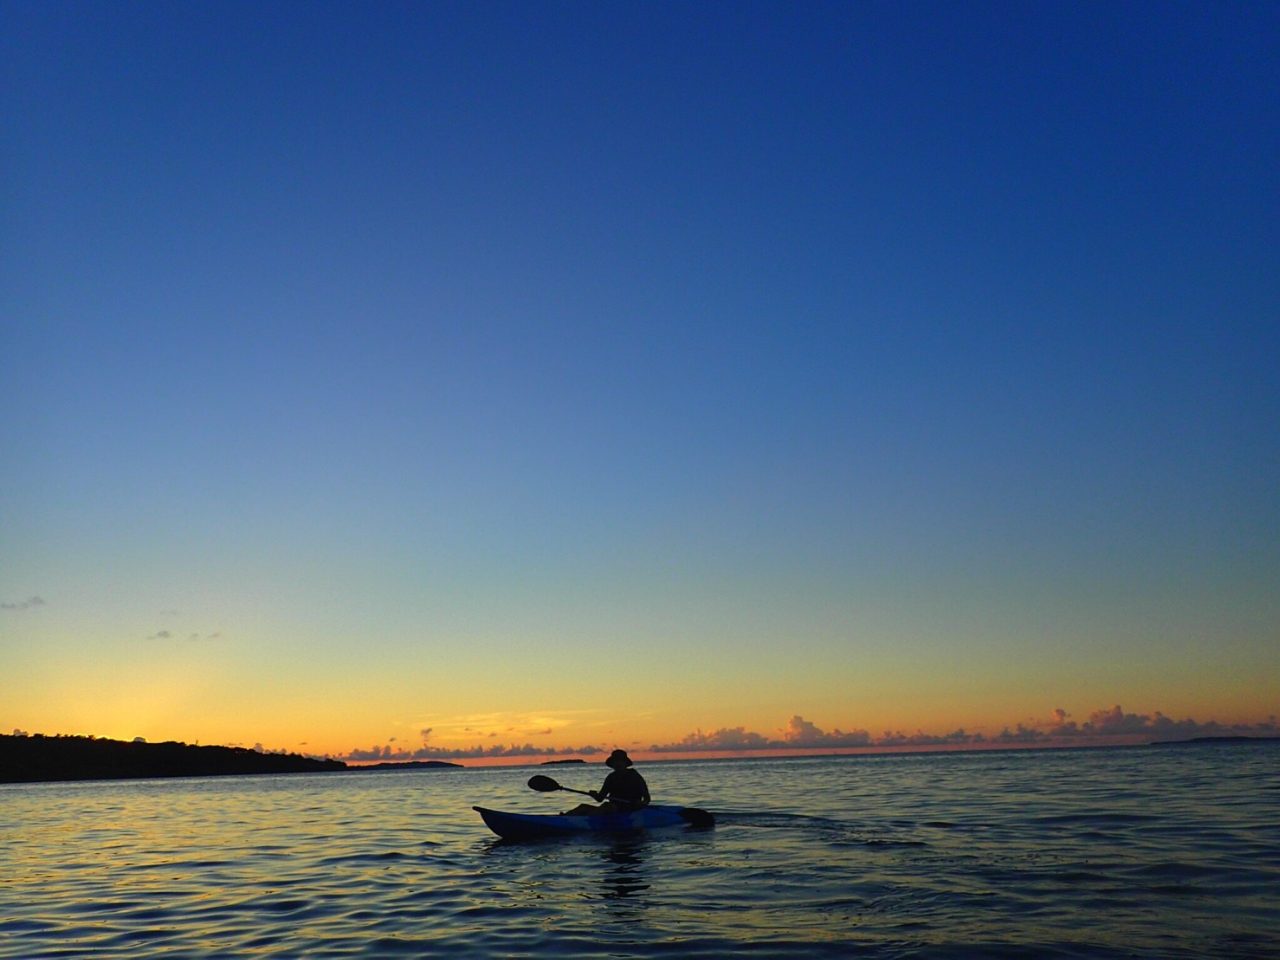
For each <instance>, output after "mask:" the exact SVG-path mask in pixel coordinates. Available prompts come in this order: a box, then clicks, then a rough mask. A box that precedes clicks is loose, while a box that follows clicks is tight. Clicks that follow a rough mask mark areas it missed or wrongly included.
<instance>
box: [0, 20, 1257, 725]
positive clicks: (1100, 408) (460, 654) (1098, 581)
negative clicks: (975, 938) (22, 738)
mask: <svg viewBox="0 0 1280 960" xmlns="http://www.w3.org/2000/svg"><path fill="white" fill-rule="evenodd" d="M4 16H5V20H6V21H7V22H8V23H9V24H10V25H11V28H10V29H9V30H7V31H6V35H5V38H4V39H3V40H2V41H0V43H3V47H0V60H2V61H3V63H4V66H3V68H0V69H2V70H3V73H2V74H0V78H2V81H3V89H4V93H3V94H2V97H3V99H2V100H0V106H2V107H3V112H4V115H5V116H6V123H5V132H4V133H3V135H2V139H0V146H2V149H3V154H2V155H0V156H2V162H3V167H4V170H5V176H4V186H3V188H2V192H0V202H2V203H3V206H2V207H0V214H2V217H3V222H4V224H5V226H4V228H3V234H2V235H0V238H2V240H3V249H4V257H3V263H2V264H0V313H2V314H3V350H2V351H0V354H2V355H3V359H0V382H2V383H3V386H0V399H2V400H3V409H2V410H0V426H2V427H3V429H4V432H5V435H6V437H7V440H8V443H7V448H8V450H9V451H10V456H9V457H8V458H7V461H8V462H7V464H6V469H5V470H4V474H3V478H0V538H2V540H0V550H2V551H3V553H2V554H0V560H2V562H0V594H3V596H2V597H0V599H3V600H4V601H5V602H7V603H10V604H11V605H14V606H15V609H12V610H8V611H6V614H7V615H6V616H5V617H4V619H3V620H0V636H3V638H4V643H3V651H2V652H0V666H7V667H8V669H7V670H6V671H5V672H6V673H7V674H8V675H9V676H10V677H11V678H13V679H11V680H10V681H9V682H10V684H13V685H15V687H14V688H13V689H7V690H5V691H4V692H5V694H6V698H10V697H12V698H13V700H12V702H13V703H15V704H16V705H15V706H14V707H13V711H14V714H15V717H14V719H13V721H12V725H15V726H33V727H37V728H40V729H49V731H50V732H54V731H53V729H52V728H53V727H56V726H58V724H60V723H72V722H75V723H79V724H81V726H82V727H85V726H86V725H92V722H93V720H92V716H89V715H85V716H78V715H76V716H71V717H67V718H66V719H65V720H64V719H61V718H63V717H66V716H67V715H66V714H65V713H64V712H60V711H64V710H65V706H64V705H65V703H68V702H75V703H84V704H89V705H90V706H92V704H93V703H94V701H93V698H92V697H91V696H88V695H87V694H84V693H83V692H82V691H81V690H80V687H78V686H77V684H80V683H91V682H95V681H94V680H93V679H92V678H94V677H96V678H98V679H97V681H96V682H101V678H102V676H103V671H105V672H106V675H107V676H108V677H109V676H111V675H112V671H113V670H117V669H118V670H121V671H124V670H126V669H128V670H130V671H132V673H131V674H130V675H138V673H137V672H138V670H139V669H141V667H140V665H143V664H153V663H154V662H155V661H164V662H165V663H166V664H167V665H168V667H167V669H168V670H169V672H168V673H166V674H165V675H164V676H165V678H171V677H172V676H173V675H176V674H183V673H187V672H196V673H198V672H199V671H200V670H211V669H213V665H216V667H217V671H216V672H218V674H219V676H220V677H222V678H223V679H221V680H219V681H218V683H215V684H213V685H212V686H211V687H210V688H209V689H207V690H205V691H204V692H203V693H201V694H200V696H202V697H205V698H206V700H200V701H199V702H200V703H201V704H204V708H205V709H206V710H212V711H213V712H216V710H214V708H213V707H212V706H210V705H217V704H220V703H221V704H226V703H230V702H234V701H235V697H236V695H237V694H235V693H234V692H233V691H236V690H239V689H243V688H244V686H245V684H246V683H247V681H246V679H245V678H246V677H249V676H252V675H255V674H256V673H257V672H259V671H266V672H268V673H272V672H275V673H284V672H286V671H287V672H290V673H296V674H297V675H298V676H297V680H296V683H297V684H298V691H301V690H303V689H307V690H312V691H315V690H324V691H331V692H332V696H334V697H337V698H338V699H339V700H341V697H343V696H350V697H353V698H357V699H353V700H352V702H351V703H350V704H349V705H348V709H349V712H350V714H351V716H353V717H358V718H359V721H358V725H359V726H360V729H359V730H353V731H352V737H356V736H358V737H359V742H361V743H366V742H369V741H370V738H385V737H389V736H390V735H391V731H392V729H393V727H394V726H395V725H396V724H399V725H403V726H405V727H406V729H408V728H409V727H414V726H416V724H417V721H416V720H413V719H411V718H412V717H417V716H418V715H419V714H422V715H424V716H425V715H428V714H431V715H433V716H434V715H436V714H434V713H432V711H433V710H436V707H434V706H431V705H430V704H429V703H428V701H430V702H431V703H434V702H435V700H436V699H437V698H438V693H436V692H435V691H436V690H437V687H438V685H439V683H440V680H439V676H440V674H441V673H442V672H448V673H449V675H450V677H451V678H452V679H451V682H450V688H451V690H452V691H453V693H452V694H451V697H452V699H451V700H450V702H449V704H448V705H447V707H441V708H440V711H438V712H439V715H440V716H444V717H446V718H447V717H449V716H464V715H467V716H470V715H472V714H475V715H480V714H484V715H489V714H496V713H501V712H502V711H513V712H521V715H524V714H533V713H540V712H541V713H545V712H548V710H549V708H550V707H552V706H553V702H552V701H554V705H557V706H564V707H566V708H573V709H581V710H584V711H586V710H597V711H604V712H606V713H607V712H608V711H609V710H610V709H612V708H613V705H614V704H616V703H617V702H618V698H619V697H621V703H622V706H623V708H624V709H622V711H621V712H622V713H623V714H624V715H626V716H629V717H632V718H634V723H635V725H636V726H637V727H638V728H640V729H642V730H649V729H652V730H653V731H654V732H653V734H652V737H653V738H657V739H661V738H662V737H663V736H669V737H671V738H673V739H678V735H679V733H681V732H683V731H687V730H692V729H694V728H695V727H698V726H706V727H709V728H710V727H716V726H721V725H725V726H733V725H737V724H746V725H748V726H752V727H762V725H764V724H767V723H769V722H772V721H776V723H778V724H782V723H785V722H786V719H787V717H789V716H791V715H792V714H794V713H797V712H799V713H804V714H805V716H814V717H816V718H817V719H818V720H819V722H820V723H821V724H822V725H824V726H826V727H835V726H840V727H842V728H844V729H849V728H851V727H854V726H858V725H873V724H875V723H878V722H881V721H883V723H885V724H890V723H892V724H895V725H909V724H913V723H916V722H917V720H915V719H913V718H914V717H919V718H920V719H919V720H918V722H919V723H921V724H928V723H936V724H954V725H960V724H968V725H971V726H972V725H975V724H984V723H985V724H992V725H995V726H998V725H999V724H1002V723H1013V722H1021V721H1023V720H1029V719H1034V716H1044V717H1048V716H1049V714H1050V712H1051V711H1052V710H1053V709H1055V708H1060V707H1066V708H1067V709H1069V710H1071V711H1074V713H1075V714H1076V715H1078V716H1079V717H1080V718H1081V719H1083V718H1084V717H1085V716H1087V715H1088V713H1089V711H1091V710H1095V709H1100V708H1108V707H1110V706H1111V704H1112V703H1113V702H1114V701H1116V700H1119V699H1121V698H1124V700H1125V705H1126V708H1128V707H1129V705H1130V704H1132V705H1133V706H1134V707H1135V708H1137V709H1139V710H1141V711H1144V712H1150V711H1155V710H1164V711H1166V712H1170V711H1182V713H1183V714H1186V715H1194V716H1196V717H1198V718H1200V719H1208V718H1209V715H1210V714H1213V715H1215V716H1216V715H1222V716H1229V718H1230V719H1233V720H1242V721H1243V720H1249V719H1251V720H1261V719H1264V718H1265V717H1266V716H1267V715H1269V714H1271V713H1274V712H1275V706H1276V702H1277V699H1278V698H1280V675H1278V673H1277V668H1276V667H1275V665H1274V651H1275V649H1276V640H1277V639H1278V636H1277V634H1278V633H1280V630H1278V627H1280V608H1278V605H1277V602H1276V600H1275V599H1274V597H1275V595H1276V593H1277V590H1276V585H1277V581H1278V580H1280V578H1278V576H1277V575H1278V574H1280V549H1278V548H1277V544H1278V543H1280V506H1278V503H1280V501H1278V499H1277V497H1276V494H1275V491H1276V490H1277V489H1280V482H1278V481H1280V431H1278V430H1277V428H1276V424H1277V423H1280V386H1278V384H1277V379H1278V378H1277V376H1276V372H1275V371H1276V359H1275V358H1276V357H1277V356H1278V355H1280V333H1278V331H1277V323H1276V320H1277V306H1278V305H1280V295H1278V294H1280V281H1278V280H1277V277H1278V276H1280V270H1277V263H1276V259H1277V256H1276V250H1277V249H1280V244H1278V242H1277V241H1278V240H1280V237H1278V236H1277V233H1278V232H1280V228H1278V227H1277V224H1280V216H1278V214H1280V210H1278V209H1277V208H1278V206H1280V205H1278V204H1277V176H1276V173H1275V157H1276V156H1277V155H1280V149H1277V148H1280V110H1277V106H1280V105H1278V104H1277V102H1276V100H1277V94H1276V91H1277V89H1280V86H1278V85H1277V80H1278V79H1280V77H1278V76H1277V73H1278V68H1277V66H1276V64H1277V62H1278V61H1277V58H1276V56H1275V37H1276V36H1277V27H1280V22H1278V21H1280V13H1278V12H1277V8H1276V7H1275V6H1274V5H1265V4H1260V5H1240V4H1237V5H1221V4H1160V5H1157V4H1136V3H1129V4H1078V5H1070V6H1066V5H1057V4H1047V3H1043V4H1042V3H1029V4H1003V3H1002V4H960V5H950V4H927V3H912V4H875V3H870V4H806V5H803V6H801V7H799V8H796V7H793V6H789V5H783V4H738V5H691V4H690V5H674V4H673V5H662V6H658V5H653V6H635V5H622V4H597V5H590V6H588V5H585V4H550V3H548V4H524V5H515V4H488V5H483V6H477V5H469V4H395V3H388V4H367V5H366V4H326V3H319V4H308V5H305V6H303V5H293V4H281V3H269V4H234V3H232V4H223V3H219V4H182V5H175V4H171V5H162V4H143V3H132V4H75V5H71V4H33V3H12V2H6V3H5V4H4ZM31 597H40V598H41V599H42V600H43V601H45V602H44V603H42V604H39V605H34V606H28V607H27V608H25V609H21V610H19V609H16V606H17V605H19V604H21V603H23V602H25V601H26V600H28V599H29V598H31ZM162 633H165V634H168V635H170V637H171V638H176V637H184V638H189V637H191V636H198V637H201V638H206V637H213V638H215V639H214V640H212V641H210V642H209V643H203V642H202V644H201V645H200V646H199V647H198V648H191V647H190V645H189V644H188V645H186V646H182V647H180V648H177V649H168V648H167V649H165V650H164V651H163V653H157V649H156V648H157V646H158V643H157V642H156V641H148V640H147V639H146V638H148V637H158V636H160V635H161V634H162ZM148 644H150V645H148ZM192 658H195V659H192ZM201 658H204V659H201ZM495 662H496V663H498V664H501V665H502V666H500V667H498V668H496V675H495V666H494V664H495ZM655 662H656V663H657V664H665V665H666V666H665V668H661V669H660V668H659V667H658V666H656V665H655ZM86 663H92V664H95V668H94V669H93V670H84V676H83V677H78V675H77V676H72V674H74V673H75V671H74V670H71V668H70V667H69V666H68V665H69V664H80V665H82V666H83V665H84V664H86ZM111 664H118V665H117V666H111ZM531 664H536V666H531ZM388 670H390V671H391V672H392V673H393V674H394V675H395V676H396V678H398V679H397V680H396V681H395V682H393V683H392V686H395V685H396V683H399V684H401V685H402V686H403V689H402V690H400V688H399V687H397V688H396V689H397V690H400V692H399V693H388V694H387V698H388V700H389V702H390V703H393V704H394V707H392V706H388V707H387V713H386V716H385V717H382V716H380V715H378V714H377V712H376V710H375V707H374V706H373V705H371V704H370V701H371V700H376V699H378V695H375V694H372V693H370V691H372V690H376V689H378V685H379V684H380V683H385V682H387V681H386V675H387V671H388ZM530 670H533V673H532V674H530V673H529V671H530ZM143 675H144V676H145V670H144V671H143ZM619 676H625V677H629V678H630V682H629V683H628V684H627V686H626V691H625V693H621V694H619V693H616V692H613V693H611V692H609V687H610V685H611V684H613V683H616V682H617V678H618V677H619ZM673 676H674V677H675V678H677V679H674V680H673V679H672V677H673ZM77 677H78V678H77ZM86 678H89V679H86ZM521 680H524V681H525V685H524V686H521V683H520V681H521ZM140 682H141V681H140ZM167 682H170V681H169V679H164V680H162V679H160V678H154V679H153V680H151V681H148V683H149V687H150V688H153V689H154V688H158V687H160V686H162V685H163V684H164V683H167ZM218 684H223V686H219V685H218ZM18 685H20V686H21V687H22V689H23V691H26V692H23V693H21V696H19V691H18V690H17V689H16V686H18ZM249 686H252V684H249ZM286 687H287V688H288V689H287V690H286V691H285V692H280V691H279V690H278V689H276V688H271V689H270V690H268V689H266V688H264V692H268V693H271V694H272V695H278V696H281V697H283V698H285V699H288V698H289V697H295V698H296V699H299V700H303V701H305V700H306V696H304V694H303V693H301V692H297V693H296V694H295V693H293V692H289V691H291V690H292V687H289V686H288V685H286ZM424 690H431V691H433V693H432V694H430V695H428V694H426V693H424V692H423V691H424ZM32 691H53V692H57V694H58V695H57V696H54V695H53V693H34V692H32ZM338 691H343V692H342V694H341V695H339V693H338ZM195 696H196V695H195V694H192V695H191V697H193V698H194V697H195ZM415 697H417V698H418V700H415V699H414V698H415ZM41 698H43V699H41ZM913 698H914V700H913ZM170 701H171V702H170V703H169V705H168V706H166V707H163V708H161V707H157V708H156V709H155V711H154V716H152V715H148V716H146V717H142V716H138V717H133V716H127V717H125V718H120V719H117V717H118V716H119V711H121V710H123V709H124V707H123V706H122V705H121V704H105V703H104V704H99V705H98V707H97V709H99V711H100V712H101V713H103V714H104V715H105V714H110V716H104V719H103V721H102V722H103V723H104V724H106V725H107V726H113V725H126V724H133V726H138V725H146V724H152V725H154V727H156V728H159V727H162V726H165V725H172V726H174V727H177V728H178V729H176V730H174V731H173V732H172V733H166V732H165V730H161V729H152V728H151V727H149V728H148V729H149V730H150V731H151V733H150V734H149V735H174V736H176V735H179V734H181V733H182V731H183V730H185V729H186V726H185V725H189V724H191V723H192V720H191V719H190V718H191V714H192V713H193V707H192V704H193V703H195V702H196V701H195V700H193V699H186V698H184V697H183V696H177V695H175V696H174V697H172V698H170ZM206 701H207V702H206ZM344 702H345V701H344ZM85 709H86V710H88V709H89V707H86V708H85ZM1033 710H1038V713H1036V714H1034V715H1033V714H1032V713H1031V712H1030V711H1033ZM165 711H168V712H165ZM299 711H300V712H301V714H302V715H301V716H298V713H299ZM450 711H452V712H450ZM228 712H230V713H236V711H231V710H230V708H228ZM322 712H323V711H321V710H320V708H319V707H316V708H314V711H311V712H309V709H308V708H305V707H296V708H293V712H292V713H291V714H290V717H291V721H290V722H292V723H295V724H296V725H297V729H298V730H299V731H301V730H302V729H303V728H304V727H306V726H307V725H313V726H323V727H324V728H325V731H326V732H325V736H326V737H328V738H329V739H330V740H333V741H334V742H335V743H336V742H337V740H339V739H340V738H341V737H342V735H343V731H342V730H340V729H339V728H337V727H336V726H335V724H334V722H333V721H332V720H331V719H330V718H328V717H327V716H325V717H322V716H320V715H319V714H320V713H322ZM242 714H243V711H239V714H238V715H242ZM642 718H643V719H642ZM270 719H271V718H270V717H268V716H266V715H262V716H259V715H256V714H252V715H249V716H248V718H247V719H246V720H245V721H244V722H245V724H246V725H249V724H250V721H252V723H256V724H258V726H259V727H261V726H271V723H270V722H269V721H270ZM5 722H8V721H7V720H6V718H4V717H0V724H3V723H5ZM352 722H353V724H355V723H356V721H354V720H353V721H352ZM573 722H576V721H573ZM380 724H381V726H379V725H380ZM424 724H425V721H424ZM566 724H567V728H566V729H567V732H565V733H564V736H565V737H571V736H577V735H578V731H577V729H576V728H575V727H574V726H573V725H572V723H571V722H570V721H566ZM285 726H286V725H285V724H283V723H282V724H281V728H282V731H283V728H284V727H285ZM443 726H444V725H442V724H439V723H438V724H437V725H436V727H435V729H443ZM383 728H385V730H386V732H378V731H379V730H382V729H383ZM130 729H133V727H130ZM166 729H168V728H167V727H166ZM200 730H202V731H203V733H202V734H201V735H203V736H204V737H205V738H206V740H213V739H217V738H219V737H221V738H222V739H225V740H233V739H243V740H245V741H247V742H252V741H254V740H260V739H262V738H263V736H266V735H267V734H255V733H254V732H253V731H252V730H249V729H240V728H239V727H238V726H237V723H236V722H233V720H232V719H229V720H227V721H226V725H225V727H218V726H217V725H215V724H209V725H207V726H201V727H200ZM219 730H225V732H224V733H219V732H218V731H219ZM292 730H293V728H290V731H292ZM82 732H100V733H107V732H108V730H106V729H101V730H91V729H87V728H84V729H83V730H82ZM120 732H122V733H123V732H125V731H120ZM504 732H505V731H504ZM765 732H766V733H767V731H765ZM589 733H590V731H587V730H583V731H581V737H580V739H583V738H585V737H586V736H587V735H588V734H589ZM611 733H612V735H613V736H616V737H624V736H625V734H624V733H622V732H616V733H613V732H611ZM600 735H601V736H603V735H604V733H603V732H601V734H600ZM637 735H640V736H643V734H637ZM189 736H194V735H189ZM279 737H280V738H282V739H288V738H289V737H293V738H294V739H296V740H303V739H306V737H305V735H304V734H303V733H301V732H297V733H294V732H288V733H286V732H281V733H280V734H279ZM622 742H629V741H622ZM334 749H336V746H335V747H334Z"/></svg>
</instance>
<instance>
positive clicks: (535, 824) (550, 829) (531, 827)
mask: <svg viewBox="0 0 1280 960" xmlns="http://www.w3.org/2000/svg"><path fill="white" fill-rule="evenodd" d="M471 809H472V810H474V811H476V813H478V814H480V817H481V819H483V820H484V822H485V824H486V825H487V826H488V827H489V829H490V830H492V831H493V832H494V833H496V834H497V835H498V836H500V837H502V838H503V839H504V840H534V839H537V838H539V837H565V836H573V835H575V834H577V835H581V834H590V833H628V832H631V831H635V830H651V829H654V828H656V827H680V826H689V827H703V828H706V827H711V826H714V825H715V817H713V816H712V815H711V814H709V813H707V811H705V810H699V809H698V808H697V807H672V806H661V805H658V804H650V805H649V806H647V807H641V808H640V809H639V810H630V811H628V812H626V813H603V814H600V815H599V816H569V815H566V814H563V813H504V812H503V811H501V810H489V809H487V808H485V807H472V808H471Z"/></svg>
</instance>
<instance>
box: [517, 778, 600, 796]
mask: <svg viewBox="0 0 1280 960" xmlns="http://www.w3.org/2000/svg"><path fill="white" fill-rule="evenodd" d="M529 789H531V790H537V791H538V792H539V793H551V792H552V791H553V790H564V791H565V792H566V793H580V794H582V795H583V796H584V797H590V796H591V794H590V793H588V792H587V791H586V790H575V789H573V787H562V786H560V784H558V783H556V782H555V781H554V780H552V779H551V778H550V777H544V776H542V774H535V775H534V776H532V777H530V778H529ZM592 799H595V798H594V797H592Z"/></svg>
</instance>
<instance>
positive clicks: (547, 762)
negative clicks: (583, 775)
mask: <svg viewBox="0 0 1280 960" xmlns="http://www.w3.org/2000/svg"><path fill="white" fill-rule="evenodd" d="M586 762H587V761H585V760H543V761H542V765H543V766H544V767H562V766H564V765H565V764H569V763H586Z"/></svg>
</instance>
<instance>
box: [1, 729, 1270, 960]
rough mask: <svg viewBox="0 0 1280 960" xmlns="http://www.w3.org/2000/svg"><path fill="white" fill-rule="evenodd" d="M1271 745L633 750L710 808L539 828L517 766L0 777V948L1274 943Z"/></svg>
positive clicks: (651, 769) (125, 951)
mask: <svg viewBox="0 0 1280 960" xmlns="http://www.w3.org/2000/svg"><path fill="white" fill-rule="evenodd" d="M1278 761H1280V748H1277V747H1276V746H1269V745H1226V746H1221V747H1213V748H1210V747H1205V748H1199V747H1197V748H1186V749H1183V750H1173V749H1163V750H1160V749H1134V750H1111V751H1078V752H1077V751H1072V752H1070V753H1010V754H970V755H935V756H929V757H923V756H914V757H874V758H844V759H806V760H788V761H753V762H751V763H750V766H749V768H746V769H744V767H743V765H742V764H739V763H732V762H729V763H703V764H695V763H674V764H651V765H648V766H647V767H646V770H645V773H646V776H647V778H648V780H649V782H650V785H651V786H652V787H653V788H654V790H655V794H657V795H658V796H660V797H661V798H662V799H664V800H674V801H685V802H689V803H692V804H697V805H700V806H705V807H709V808H711V809H714V810H715V812H716V813H717V814H718V820H719V822H718V825H717V827H716V828H715V829H714V830H709V831H691V832H686V831H684V830H683V829H682V828H674V829H672V830H668V831H652V832H649V833H645V834H636V835H626V836H617V837H602V836H590V837H582V838H570V839H565V840H552V841H545V842H535V843H511V842H507V841H501V840H498V839H497V838H495V837H493V836H492V835H491V834H489V833H488V832H487V831H486V829H485V828H484V826H483V825H482V824H481V822H480V820H479V818H478V817H476V816H475V814H474V813H472V811H471V809H470V808H471V805H472V804H474V803H481V804H483V805H486V806H492V807H495V808H498V809H511V810H525V811H529V812H550V811H549V809H548V807H547V806H546V805H545V804H544V803H542V799H543V798H541V797H539V796H537V795H530V793H529V792H528V791H527V790H525V789H524V781H525V780H526V779H527V778H528V771H527V770H524V771H520V770H510V769H507V770H464V771H449V772H446V773H436V772H405V773H392V774H383V775H378V776H369V775H360V774H330V775H324V776H315V777H311V776H302V777H275V778H231V779H225V780H203V781H198V780H187V781H150V782H132V783H93V784H43V785H22V786H7V787H0V811H2V812H3V815H2V816H0V957H4V958H10V957H12V958H19V957H20V958H23V960H35V958H44V957H53V956H59V957H95V958H96V957H120V958H124V957H128V958H140V960H152V958H159V957H184V958H186V957H190V958H196V960H203V958H214V957H219V958H221V957H237V956H246V957H247V956H253V957H299V956H305V957H352V956H361V957H368V956H414V957H435V956H439V957H453V956H468V957H487V956H492V957H509V956H518V957H534V958H543V957H546V958H551V957H556V958H559V957H579V958H588V957H601V956H654V955H659V954H662V955H665V956H671V955H677V956H682V957H694V958H698V957H708V958H709V957H716V958H719V957H724V956H728V955H734V956H737V955H755V956H760V957H771V958H772V957H805V958H811V957H825V956H830V957H846V956H850V955H853V954H856V955H858V956H866V957H872V958H901V957H916V956H922V955H927V956H930V957H942V958H950V957H971V956H974V955H975V953H976V954H977V955H982V956H996V957H999V956H1034V957H1068V956H1072V957H1079V956H1088V957H1138V958H1147V960H1154V958H1160V960H1180V958H1181V960H1190V958H1195V960H1200V958H1217V957H1233V958H1236V957H1240V958H1262V957H1267V958H1269V960H1274V957H1276V956H1280V921H1277V918H1276V911H1275V909H1274V906H1275V890H1276V889H1277V887H1278V886H1280V827H1277V826H1276V823H1277V822H1278V818H1276V817H1275V816H1274V814H1275V809H1274V808H1275V799H1276V796H1277V795H1278V794H1277V788H1278V787H1280V763H1278ZM729 783H733V784H734V785H735V787H734V790H735V792H734V796H735V807H734V808H732V809H725V808H724V807H717V805H716V804H715V803H713V802H708V800H709V798H714V797H717V796H724V795H725V792H726V790H725V788H726V784H729ZM805 783H815V784H816V783H820V784H821V785H822V790H821V791H820V792H818V791H801V790H797V789H796V786H797V785H798V784H805Z"/></svg>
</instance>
